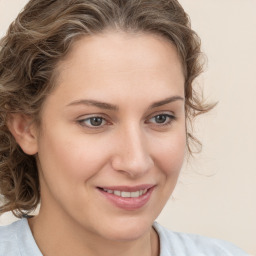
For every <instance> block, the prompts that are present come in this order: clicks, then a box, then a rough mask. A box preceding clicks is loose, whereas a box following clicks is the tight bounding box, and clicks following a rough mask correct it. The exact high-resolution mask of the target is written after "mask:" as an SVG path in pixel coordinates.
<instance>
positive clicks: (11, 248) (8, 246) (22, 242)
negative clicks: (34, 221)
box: [0, 218, 42, 256]
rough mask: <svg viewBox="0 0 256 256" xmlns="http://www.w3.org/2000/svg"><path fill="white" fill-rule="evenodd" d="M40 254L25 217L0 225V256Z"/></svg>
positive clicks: (39, 255)
mask: <svg viewBox="0 0 256 256" xmlns="http://www.w3.org/2000/svg"><path fill="white" fill-rule="evenodd" d="M22 255H26V256H42V254H41V252H40V250H39V248H38V247H37V245H36V242H35V240H34V237H33V235H32V232H31V230H30V228H29V225H28V221H27V219H26V218H23V219H21V220H18V221H16V222H14V223H12V224H10V225H7V226H2V227H0V256H22Z"/></svg>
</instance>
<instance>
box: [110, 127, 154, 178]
mask: <svg viewBox="0 0 256 256" xmlns="http://www.w3.org/2000/svg"><path fill="white" fill-rule="evenodd" d="M116 140H117V141H118V142H117V144H116V147H115V154H114V156H113V158H112V167H113V168H114V170H116V171H119V172H123V173H126V174H127V175H128V176H130V177H131V178H137V177H140V176H143V175H145V174H146V173H147V172H148V171H149V170H150V169H151V168H152V167H153V166H154V161H153V159H152V157H151V155H150V151H149V146H148V143H147V139H146V135H145V134H144V132H143V129H141V128H140V127H139V126H132V125H130V126H129V127H128V128H126V129H123V130H122V131H119V133H118V136H117V138H116Z"/></svg>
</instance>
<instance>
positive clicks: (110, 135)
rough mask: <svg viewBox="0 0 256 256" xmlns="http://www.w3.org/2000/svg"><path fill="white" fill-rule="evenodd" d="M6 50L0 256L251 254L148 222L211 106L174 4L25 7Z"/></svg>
mask: <svg viewBox="0 0 256 256" xmlns="http://www.w3.org/2000/svg"><path fill="white" fill-rule="evenodd" d="M1 47H2V49H1V52H0V85H1V87H0V90H1V91H0V113H1V117H0V118H1V119H0V120H1V128H0V129H1V133H0V136H1V149H0V150H1V151H0V152H1V153H0V157H1V159H0V161H1V165H0V190H1V194H2V195H3V197H4V204H3V205H2V206H1V208H0V212H1V213H3V212H6V211H12V212H13V213H14V214H15V215H16V216H18V217H21V220H20V221H18V222H15V223H14V224H11V225H9V226H6V227H1V229H0V255H1V256H2V255H4V256H10V255H20V254H21V255H31V256H32V255H33V256H35V255H36V256H37V255H38V256H39V255H47V256H51V255H55V256H58V255H62V256H65V255H68V256H69V255H77V256H79V255H111V256H112V255H133V256H134V255H135V256H136V255H140V256H149V255H153V256H157V255H161V256H168V255H179V256H180V255H246V254H245V253H244V252H242V251H241V250H240V249H238V248H236V247H235V246H233V245H231V244H229V243H227V242H223V241H218V240H214V239H208V238H204V237H200V236H197V235H187V234H180V233H174V232H171V231H168V230H166V229H165V228H163V227H162V226H160V225H159V224H157V223H155V222H154V220H155V219H156V217H157V216H158V215H159V213H160V212H161V210H162V209H163V207H164V205H165V203H166V202H167V200H168V198H169V197H170V195H171V193H172V191H173V189H174V187H175V185H176V182H177V179H178V176H179V172H180V169H181V166H182V162H183V159H184V156H185V152H186V148H187V149H188V150H187V152H191V150H190V144H191V141H192V142H193V141H196V139H195V138H194V137H193V136H192V135H191V134H190V133H189V131H188V130H187V124H188V123H189V121H190V120H191V119H192V118H193V117H195V116H196V115H198V114H200V113H204V112H206V111H208V110H209V109H210V108H211V106H210V105H208V106H206V105H203V104H202V100H200V98H199V97H198V95H197V94H196V93H195V91H194V90H193V86H192V83H193V81H194V79H195V78H196V77H197V76H198V75H199V74H200V72H201V70H202V68H201V64H200V41H199V38H198V37H197V35H196V34H195V32H193V31H192V30H191V28H190V24H189V19H188V16H187V15H186V13H185V12H184V10H183V9H182V7H181V6H180V4H179V3H178V2H177V1H175V0H160V1H159V0H141V1H138V0H128V1H127V0H125V1H124V0H90V1H89V0H31V1H30V2H29V3H28V4H27V5H26V7H25V9H24V10H23V12H22V13H21V14H19V16H18V17H17V19H16V20H15V22H14V23H13V24H12V25H11V26H10V28H9V31H8V33H7V35H6V36H5V37H4V38H3V39H2V41H1ZM39 202H40V211H39V214H38V215H37V216H34V217H32V216H28V214H29V213H30V212H31V211H32V210H34V209H35V208H36V207H37V206H38V204H39Z"/></svg>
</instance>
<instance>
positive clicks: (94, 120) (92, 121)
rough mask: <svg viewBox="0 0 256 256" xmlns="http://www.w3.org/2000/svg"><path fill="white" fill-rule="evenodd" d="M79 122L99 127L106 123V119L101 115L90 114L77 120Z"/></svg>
mask: <svg viewBox="0 0 256 256" xmlns="http://www.w3.org/2000/svg"><path fill="white" fill-rule="evenodd" d="M78 122H79V124H80V125H82V126H86V127H89V128H100V127H102V126H104V125H106V124H107V121H106V120H105V119H104V118H103V117H101V116H92V117H88V118H85V119H81V120H78Z"/></svg>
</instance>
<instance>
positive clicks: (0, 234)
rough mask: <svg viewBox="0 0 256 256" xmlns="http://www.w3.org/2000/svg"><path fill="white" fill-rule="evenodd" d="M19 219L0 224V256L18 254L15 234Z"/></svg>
mask: <svg viewBox="0 0 256 256" xmlns="http://www.w3.org/2000/svg"><path fill="white" fill-rule="evenodd" d="M20 222H21V221H17V222H14V223H12V224H10V225H7V226H0V256H5V255H8V256H9V255H10V256H12V255H13V256H14V255H15V256H16V255H20V252H19V249H18V239H17V234H18V231H19V226H20V224H21V223H20Z"/></svg>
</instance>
